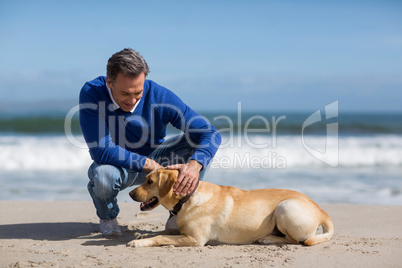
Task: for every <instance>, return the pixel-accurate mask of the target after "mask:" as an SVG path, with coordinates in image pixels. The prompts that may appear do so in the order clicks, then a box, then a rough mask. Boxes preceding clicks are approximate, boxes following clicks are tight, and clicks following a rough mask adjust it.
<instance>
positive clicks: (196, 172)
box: [166, 160, 202, 196]
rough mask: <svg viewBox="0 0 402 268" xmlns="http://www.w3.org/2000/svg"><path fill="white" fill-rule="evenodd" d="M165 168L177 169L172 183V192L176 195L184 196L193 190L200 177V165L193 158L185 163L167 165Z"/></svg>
mask: <svg viewBox="0 0 402 268" xmlns="http://www.w3.org/2000/svg"><path fill="white" fill-rule="evenodd" d="M166 168H167V169H176V170H178V171H179V176H178V177H177V182H176V183H175V184H174V185H173V192H175V194H176V195H181V196H185V195H187V194H189V193H191V192H192V191H194V190H195V187H196V186H197V181H198V179H199V178H200V170H201V169H202V165H201V164H200V163H198V162H197V161H195V160H190V162H189V163H187V164H176V165H171V166H167V167H166Z"/></svg>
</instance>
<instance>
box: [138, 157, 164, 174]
mask: <svg viewBox="0 0 402 268" xmlns="http://www.w3.org/2000/svg"><path fill="white" fill-rule="evenodd" d="M158 168H163V167H162V166H161V165H159V163H158V162H156V161H154V160H152V159H150V158H147V160H146V161H145V165H144V169H143V170H142V171H143V172H151V171H152V170H154V169H158Z"/></svg>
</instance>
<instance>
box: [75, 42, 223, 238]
mask: <svg viewBox="0 0 402 268" xmlns="http://www.w3.org/2000/svg"><path fill="white" fill-rule="evenodd" d="M148 73H149V68H148V65H147V63H146V61H145V60H144V59H143V57H142V56H141V55H140V54H139V53H138V52H136V51H134V50H132V49H123V50H122V51H120V52H117V53H115V54H114V55H113V56H112V57H111V58H110V59H109V61H108V63H107V76H106V77H104V76H100V77H98V78H96V79H94V80H92V81H90V82H87V83H85V85H84V86H83V88H82V89H81V93H80V114H79V115H80V126H81V129H82V132H83V135H84V138H85V141H86V143H87V144H88V147H89V152H90V155H91V157H92V159H93V161H94V162H93V163H92V165H91V166H90V168H89V170H88V177H89V184H88V191H89V193H90V195H91V197H92V199H93V202H94V205H95V208H96V212H97V215H98V217H99V218H100V231H101V232H102V234H103V235H105V236H120V235H121V231H120V228H119V225H118V223H117V220H116V217H117V215H118V213H119V207H118V204H117V199H116V197H117V195H118V193H119V191H120V190H123V189H125V188H127V187H130V186H133V185H138V184H142V183H143V182H144V181H145V175H146V174H147V173H149V172H150V171H152V170H154V169H157V168H160V167H162V166H169V168H172V169H178V170H179V171H180V173H179V177H178V180H177V183H176V184H175V185H174V186H173V190H174V191H175V193H176V194H179V195H182V196H184V195H186V194H189V193H191V192H192V191H194V190H195V187H196V185H197V181H198V180H199V179H202V178H203V175H204V174H205V172H206V170H207V167H208V165H209V164H210V161H211V159H212V158H213V157H214V155H215V153H216V151H217V149H218V147H219V145H220V142H221V137H220V135H219V133H218V132H217V130H216V129H215V128H214V127H213V126H212V125H211V124H210V123H209V122H208V121H207V120H205V119H204V118H203V117H201V116H199V115H198V114H197V113H196V112H194V111H193V110H192V109H191V108H190V107H188V106H187V105H186V104H185V103H184V102H183V101H182V100H181V99H180V98H179V97H177V96H176V95H175V94H174V93H173V92H171V91H170V90H168V89H166V88H164V87H162V86H160V85H158V84H157V83H155V82H153V81H151V80H146V79H145V78H146V76H147V75H148ZM169 123H170V124H172V125H173V126H174V127H176V128H178V129H179V130H181V131H182V132H183V133H182V134H181V135H178V136H174V137H171V138H170V139H167V140H165V136H166V128H167V126H168V124H169ZM171 221H175V218H174V217H173V218H172V219H171Z"/></svg>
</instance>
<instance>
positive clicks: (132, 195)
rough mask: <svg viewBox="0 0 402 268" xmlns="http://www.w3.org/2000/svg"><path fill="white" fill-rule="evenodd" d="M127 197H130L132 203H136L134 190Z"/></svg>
mask: <svg viewBox="0 0 402 268" xmlns="http://www.w3.org/2000/svg"><path fill="white" fill-rule="evenodd" d="M129 195H130V197H131V199H133V200H134V201H136V200H135V190H132V191H131V192H130V193H129Z"/></svg>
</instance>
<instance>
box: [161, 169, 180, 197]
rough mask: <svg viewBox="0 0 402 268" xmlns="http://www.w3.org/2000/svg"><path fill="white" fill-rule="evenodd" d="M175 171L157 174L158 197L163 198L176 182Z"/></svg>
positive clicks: (176, 174) (176, 173)
mask: <svg viewBox="0 0 402 268" xmlns="http://www.w3.org/2000/svg"><path fill="white" fill-rule="evenodd" d="M175 171H176V170H164V171H161V172H160V173H159V183H160V184H159V196H160V197H164V196H165V195H167V194H168V193H169V191H170V190H171V189H172V187H173V185H174V184H175V182H176V181H177V176H178V172H175Z"/></svg>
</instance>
